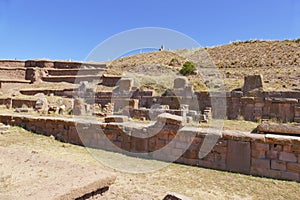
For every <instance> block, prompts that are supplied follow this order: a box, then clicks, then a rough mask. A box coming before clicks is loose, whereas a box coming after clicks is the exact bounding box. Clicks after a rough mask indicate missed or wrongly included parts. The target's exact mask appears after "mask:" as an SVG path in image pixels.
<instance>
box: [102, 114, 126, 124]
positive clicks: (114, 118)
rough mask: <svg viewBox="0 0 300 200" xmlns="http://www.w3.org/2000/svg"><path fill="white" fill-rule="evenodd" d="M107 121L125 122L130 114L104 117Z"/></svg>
mask: <svg viewBox="0 0 300 200" xmlns="http://www.w3.org/2000/svg"><path fill="white" fill-rule="evenodd" d="M104 121H105V123H111V122H118V123H123V122H127V121H128V116H123V115H113V116H109V117H105V118H104Z"/></svg>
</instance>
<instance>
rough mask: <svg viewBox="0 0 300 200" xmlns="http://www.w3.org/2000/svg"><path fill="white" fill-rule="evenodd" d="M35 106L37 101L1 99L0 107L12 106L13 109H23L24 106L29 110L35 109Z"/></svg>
mask: <svg viewBox="0 0 300 200" xmlns="http://www.w3.org/2000/svg"><path fill="white" fill-rule="evenodd" d="M35 104H36V101H35V100H25V99H10V98H4V99H0V105H5V106H7V107H9V106H10V105H11V106H12V108H22V106H26V107H28V108H34V106H35Z"/></svg>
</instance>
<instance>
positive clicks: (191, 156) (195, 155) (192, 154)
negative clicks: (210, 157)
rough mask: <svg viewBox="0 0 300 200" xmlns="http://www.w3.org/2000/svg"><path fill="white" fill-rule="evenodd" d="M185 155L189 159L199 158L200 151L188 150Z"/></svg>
mask: <svg viewBox="0 0 300 200" xmlns="http://www.w3.org/2000/svg"><path fill="white" fill-rule="evenodd" d="M184 157H186V158H189V159H197V158H198V152H196V151H189V150H187V151H186V152H185V153H184Z"/></svg>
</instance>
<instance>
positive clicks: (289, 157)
mask: <svg viewBox="0 0 300 200" xmlns="http://www.w3.org/2000/svg"><path fill="white" fill-rule="evenodd" d="M279 160H282V161H287V162H297V157H296V155H295V154H294V153H286V152H280V153H279Z"/></svg>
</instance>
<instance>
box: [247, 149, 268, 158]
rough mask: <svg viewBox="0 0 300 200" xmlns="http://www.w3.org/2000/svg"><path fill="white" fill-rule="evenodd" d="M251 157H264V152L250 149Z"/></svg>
mask: <svg viewBox="0 0 300 200" xmlns="http://www.w3.org/2000/svg"><path fill="white" fill-rule="evenodd" d="M251 157H252V158H266V152H265V151H260V150H252V151H251Z"/></svg>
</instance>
